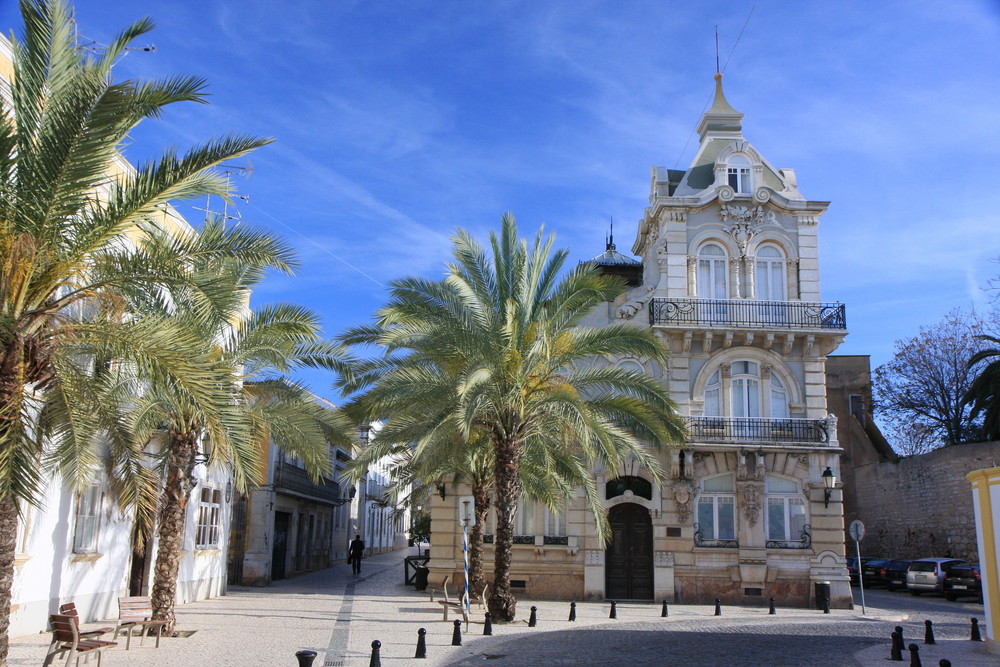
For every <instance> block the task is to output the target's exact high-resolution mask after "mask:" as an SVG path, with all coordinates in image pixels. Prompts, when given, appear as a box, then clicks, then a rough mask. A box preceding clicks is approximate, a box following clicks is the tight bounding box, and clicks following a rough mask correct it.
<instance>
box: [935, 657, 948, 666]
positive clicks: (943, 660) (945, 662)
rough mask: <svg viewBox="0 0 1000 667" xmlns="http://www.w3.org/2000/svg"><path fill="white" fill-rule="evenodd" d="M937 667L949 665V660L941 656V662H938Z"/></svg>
mask: <svg viewBox="0 0 1000 667" xmlns="http://www.w3.org/2000/svg"><path fill="white" fill-rule="evenodd" d="M938 667H951V660H945V659H944V658H941V662H939V663H938Z"/></svg>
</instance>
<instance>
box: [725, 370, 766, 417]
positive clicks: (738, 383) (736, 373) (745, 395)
mask: <svg viewBox="0 0 1000 667" xmlns="http://www.w3.org/2000/svg"><path fill="white" fill-rule="evenodd" d="M731 371H732V399H733V401H732V416H733V417H760V366H759V365H758V364H757V362H755V361H734V362H733V364H732V366H731Z"/></svg>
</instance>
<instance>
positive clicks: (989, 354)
mask: <svg viewBox="0 0 1000 667" xmlns="http://www.w3.org/2000/svg"><path fill="white" fill-rule="evenodd" d="M979 339H980V340H981V341H983V342H984V343H987V344H990V345H992V347H989V348H985V349H982V350H980V351H979V352H976V354H974V355H973V356H972V358H971V359H969V364H968V368H970V369H972V368H974V367H976V366H978V365H979V364H981V363H983V362H988V363H986V365H985V366H983V368H982V370H981V371H980V372H979V375H977V376H976V378H975V379H974V380H973V381H972V384H971V385H969V391H968V392H967V393H966V394H965V397H964V401H965V403H966V404H967V405H968V404H971V405H972V412H971V415H970V416H971V418H973V419H975V418H976V417H978V416H979V414H980V413H982V415H983V426H982V437H983V439H984V440H1000V338H998V337H996V336H979Z"/></svg>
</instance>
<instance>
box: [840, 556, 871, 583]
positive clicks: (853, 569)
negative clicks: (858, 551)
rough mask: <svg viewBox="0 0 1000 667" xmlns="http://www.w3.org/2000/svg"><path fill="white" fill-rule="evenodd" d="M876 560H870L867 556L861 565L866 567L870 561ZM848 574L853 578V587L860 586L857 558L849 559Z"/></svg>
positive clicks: (849, 557) (850, 557)
mask: <svg viewBox="0 0 1000 667" xmlns="http://www.w3.org/2000/svg"><path fill="white" fill-rule="evenodd" d="M871 560H875V559H874V558H869V557H868V556H865V557H863V558H862V559H861V565H862V566H864V564H865V563H867V562H868V561H871ZM847 574H849V575H850V576H851V586H857V585H858V559H857V557H855V556H848V557H847Z"/></svg>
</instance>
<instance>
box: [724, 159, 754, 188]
mask: <svg viewBox="0 0 1000 667" xmlns="http://www.w3.org/2000/svg"><path fill="white" fill-rule="evenodd" d="M726 176H727V181H726V182H727V183H728V184H729V187H731V188H732V189H733V191H734V192H735V193H736V194H741V195H748V194H750V192H751V191H752V188H753V183H752V182H751V179H750V161H749V160H747V159H746V158H745V157H743V156H742V155H734V156H732V157H731V158H729V160H727V161H726Z"/></svg>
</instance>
